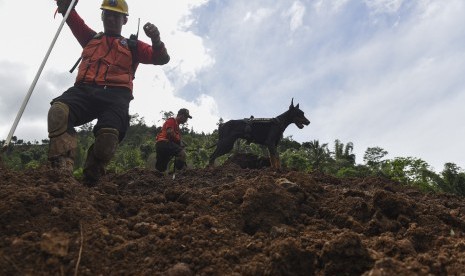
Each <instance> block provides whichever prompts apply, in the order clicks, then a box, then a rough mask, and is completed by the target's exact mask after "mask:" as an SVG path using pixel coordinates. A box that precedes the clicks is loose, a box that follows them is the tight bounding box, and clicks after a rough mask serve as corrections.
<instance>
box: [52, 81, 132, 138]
mask: <svg viewBox="0 0 465 276" xmlns="http://www.w3.org/2000/svg"><path fill="white" fill-rule="evenodd" d="M132 99H133V97H132V93H131V91H130V90H129V89H128V88H124V87H102V86H92V85H76V86H73V87H71V88H69V89H68V90H67V91H65V92H64V93H63V94H62V95H61V96H59V97H57V98H55V99H53V100H52V102H51V103H52V104H53V102H57V101H58V102H62V103H65V104H67V105H68V106H69V110H70V112H69V117H68V132H70V133H74V132H75V130H74V127H75V126H80V125H83V124H86V123H89V122H91V121H93V120H95V119H97V123H96V125H95V126H94V129H93V132H94V134H95V133H96V132H97V131H98V130H99V129H101V128H114V129H117V130H118V132H119V141H120V142H121V141H122V140H123V138H124V136H125V134H126V131H127V129H128V127H129V103H130V102H131V100H132Z"/></svg>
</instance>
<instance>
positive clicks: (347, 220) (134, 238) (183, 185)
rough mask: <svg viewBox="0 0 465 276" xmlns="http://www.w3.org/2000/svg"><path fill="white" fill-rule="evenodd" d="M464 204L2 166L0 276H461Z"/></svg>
mask: <svg viewBox="0 0 465 276" xmlns="http://www.w3.org/2000/svg"><path fill="white" fill-rule="evenodd" d="M464 231H465V202H464V199H463V198H461V197H455V196H450V195H432V194H423V193H421V192H419V191H417V190H415V189H411V188H405V187H401V186H400V185H399V184H397V183H393V182H390V181H386V180H383V179H379V178H366V179H342V180H341V179H336V178H333V177H329V176H327V175H322V174H318V173H313V174H305V173H300V172H292V171H283V172H279V173H278V172H274V171H272V170H270V169H268V168H261V169H243V168H240V167H239V166H237V165H235V164H233V163H229V164H226V165H224V166H221V167H216V168H212V169H200V170H187V171H184V172H183V173H182V174H177V175H176V178H175V180H173V179H172V177H171V176H165V175H162V174H159V173H157V172H154V171H151V170H141V169H134V170H131V171H129V172H127V173H125V174H121V175H107V176H106V177H105V178H104V179H102V181H101V182H100V183H99V185H98V186H96V187H92V188H88V187H86V186H83V185H82V184H81V183H79V182H78V181H76V180H75V179H74V178H70V177H66V176H59V175H56V174H55V173H54V172H53V171H51V170H48V169H47V168H41V169H38V170H31V171H25V172H22V173H18V172H13V171H9V170H6V169H4V168H0V275H73V274H74V273H75V272H77V273H78V274H79V275H362V274H364V275H396V274H397V275H428V274H433V275H458V274H460V273H463V271H465V238H464V234H463V233H464Z"/></svg>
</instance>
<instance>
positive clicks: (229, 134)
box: [209, 99, 310, 170]
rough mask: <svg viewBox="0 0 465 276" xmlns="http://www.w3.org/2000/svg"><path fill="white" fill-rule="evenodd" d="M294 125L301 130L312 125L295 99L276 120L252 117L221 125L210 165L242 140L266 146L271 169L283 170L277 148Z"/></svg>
mask: <svg viewBox="0 0 465 276" xmlns="http://www.w3.org/2000/svg"><path fill="white" fill-rule="evenodd" d="M292 123H294V124H295V125H296V126H297V127H298V128H300V129H302V128H303V127H304V125H306V126H308V125H309V124H310V121H309V120H308V119H307V118H305V115H304V112H303V111H302V110H300V109H299V104H297V105H296V106H294V99H292V101H291V105H290V106H289V110H287V111H286V112H284V113H283V114H281V115H279V116H277V117H275V118H265V119H255V118H253V117H250V118H247V119H243V120H230V121H227V122H226V123H224V124H221V125H220V126H219V128H218V142H217V143H216V149H215V151H214V152H213V154H212V155H211V156H210V162H209V165H210V166H211V165H213V164H214V163H215V159H216V158H218V157H220V156H222V155H224V154H226V153H228V152H230V151H231V150H232V148H233V146H234V142H236V140H237V139H239V138H242V139H245V140H247V142H248V143H256V144H260V145H265V146H266V147H267V148H268V152H269V154H270V163H271V167H272V168H274V169H278V170H279V169H281V163H280V161H279V155H278V149H277V148H278V144H279V141H281V138H282V137H283V133H284V130H286V128H287V127H288V126H289V125H290V124H292Z"/></svg>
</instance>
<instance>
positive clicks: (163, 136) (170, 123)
mask: <svg viewBox="0 0 465 276" xmlns="http://www.w3.org/2000/svg"><path fill="white" fill-rule="evenodd" d="M168 128H172V129H173V134H174V140H171V142H174V143H176V144H180V143H181V131H180V130H179V124H178V122H177V121H176V119H175V118H168V120H166V122H165V123H164V124H163V126H162V128H161V131H160V132H159V133H158V134H157V137H156V141H157V142H159V141H170V138H169V137H168V132H167V130H168Z"/></svg>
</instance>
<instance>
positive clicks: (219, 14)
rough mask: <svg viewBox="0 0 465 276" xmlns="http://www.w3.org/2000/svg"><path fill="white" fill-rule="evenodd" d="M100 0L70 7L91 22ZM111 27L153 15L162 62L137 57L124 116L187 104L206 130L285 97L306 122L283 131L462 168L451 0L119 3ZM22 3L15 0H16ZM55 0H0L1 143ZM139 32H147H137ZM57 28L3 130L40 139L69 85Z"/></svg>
mask: <svg viewBox="0 0 465 276" xmlns="http://www.w3.org/2000/svg"><path fill="white" fill-rule="evenodd" d="M100 3H101V1H95V0H81V1H79V4H78V6H77V8H76V9H77V11H78V12H79V13H80V15H81V16H82V17H83V18H84V20H85V21H86V23H87V24H88V25H89V26H90V27H92V28H93V29H94V30H96V31H100V30H102V23H101V21H100V10H99V7H100ZM128 4H129V13H130V16H129V22H128V24H127V25H126V26H124V28H123V35H125V36H127V37H128V36H129V35H130V34H131V33H135V32H136V30H137V19H138V18H140V20H141V25H143V24H144V23H145V22H148V21H149V22H152V23H154V24H155V25H157V27H158V28H159V29H160V31H161V37H162V40H163V41H164V42H165V44H166V46H167V48H168V52H169V54H170V56H171V61H170V63H169V64H167V65H165V66H149V65H141V66H139V70H138V72H137V74H136V80H135V91H134V97H135V99H134V100H133V101H132V103H131V109H130V112H131V113H132V114H135V113H137V114H139V115H140V116H141V117H144V119H145V121H146V123H147V124H148V125H153V124H155V125H158V126H159V125H161V123H162V122H161V112H162V111H177V110H178V109H179V108H181V107H186V108H188V109H190V110H191V113H192V115H193V117H194V118H193V119H192V120H190V121H189V126H191V127H193V128H194V130H195V131H204V132H206V133H211V132H212V131H213V130H214V129H215V128H216V123H217V122H218V120H219V118H220V117H221V118H223V119H224V120H229V119H239V118H245V117H249V116H250V115H254V116H255V117H262V118H263V117H274V116H276V115H278V114H280V113H282V112H284V111H285V110H287V108H288V106H289V104H290V102H291V98H294V102H295V103H300V107H301V109H302V110H303V111H304V112H305V114H306V116H307V117H308V118H309V119H310V120H311V122H312V123H311V124H310V125H309V126H308V127H305V128H304V129H303V130H299V129H298V128H297V127H296V126H294V125H292V126H290V127H288V128H287V130H286V132H285V136H292V137H293V139H294V140H296V141H298V142H305V141H312V140H319V141H320V143H329V145H330V147H332V146H333V145H334V140H335V139H339V140H340V141H341V142H343V143H347V142H353V143H354V147H355V149H354V152H355V154H356V156H357V160H356V161H357V163H362V162H363V160H362V159H363V153H364V152H365V150H366V149H367V148H368V147H374V146H379V147H382V148H384V149H385V150H387V151H388V152H389V155H388V156H387V158H391V159H392V158H395V157H408V156H412V157H416V158H421V159H423V160H425V161H426V162H428V163H429V164H430V165H431V166H432V167H433V168H434V169H435V170H436V171H440V170H442V168H443V165H444V163H446V162H453V163H456V164H457V165H459V166H460V167H462V168H463V167H465V154H464V153H465V142H464V141H465V128H464V127H463V123H462V119H464V118H465V108H464V105H465V77H464V76H463V73H464V72H465V1H463V0H447V1H444V0H417V1H408V0H300V1H299V0H254V1H250V0H234V1H221V0H176V1H169V0H162V1H141V0H132V1H131V0H129V1H128ZM25 5H27V7H25ZM54 9H55V2H54V1H53V0H47V1H44V0H42V1H27V3H25V2H24V1H17V0H0V25H1V26H2V36H3V39H2V43H1V44H0V50H1V51H0V83H1V85H0V113H1V114H0V140H4V139H6V137H7V135H8V132H9V131H10V129H11V127H12V124H13V121H14V119H15V117H16V114H17V113H18V110H19V108H20V106H21V103H22V102H23V100H24V97H25V96H26V94H27V91H28V89H29V87H30V85H31V83H32V80H33V79H34V76H35V75H36V73H37V70H38V68H39V66H40V64H41V62H42V60H43V58H44V56H45V53H46V52H47V49H48V48H49V46H50V44H51V41H52V39H53V37H54V35H55V33H56V31H57V29H58V27H59V25H60V23H61V18H62V17H61V16H60V15H58V16H57V17H56V18H55V19H54V18H53V13H54ZM140 39H141V40H145V41H149V39H148V38H147V37H146V36H145V34H143V31H141V35H140ZM80 51H81V49H80V47H79V44H78V43H77V42H76V41H75V39H74V37H73V36H72V35H71V32H70V31H69V29H68V27H67V26H66V25H65V26H64V28H63V30H62V32H61V33H60V36H59V38H58V40H57V43H56V44H55V47H54V48H53V51H52V53H51V55H50V58H49V59H48V61H47V64H46V66H45V68H44V71H43V72H42V74H41V76H40V79H39V81H38V83H37V86H36V88H35V89H34V92H33V94H32V97H31V99H30V100H29V103H28V105H27V107H26V110H25V112H24V114H23V116H22V119H21V121H20V123H19V125H18V127H17V129H16V132H15V135H16V136H17V137H19V138H22V139H25V140H34V139H36V140H38V141H40V140H41V139H44V138H46V137H47V127H46V117H47V112H48V108H49V102H50V100H51V99H53V98H54V97H56V96H58V95H60V94H61V93H62V92H63V91H64V90H66V89H67V88H68V87H69V86H71V85H72V84H73V82H74V78H75V74H76V72H75V73H73V74H70V73H69V72H68V70H69V69H70V68H71V67H72V65H73V64H74V63H75V61H76V60H77V58H78V57H79V55H80Z"/></svg>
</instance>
